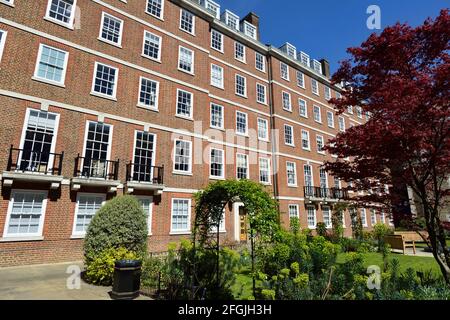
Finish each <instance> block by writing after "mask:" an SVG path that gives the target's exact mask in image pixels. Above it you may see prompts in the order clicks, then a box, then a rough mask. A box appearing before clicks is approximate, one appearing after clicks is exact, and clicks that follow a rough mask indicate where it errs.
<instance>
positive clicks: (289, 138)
mask: <svg viewBox="0 0 450 320" xmlns="http://www.w3.org/2000/svg"><path fill="white" fill-rule="evenodd" d="M284 144H286V145H288V146H292V147H293V146H294V128H293V127H292V126H290V125H288V124H285V125H284Z"/></svg>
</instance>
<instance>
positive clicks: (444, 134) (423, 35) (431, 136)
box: [325, 10, 450, 284]
mask: <svg viewBox="0 0 450 320" xmlns="http://www.w3.org/2000/svg"><path fill="white" fill-rule="evenodd" d="M449 39H450V19H449V11H448V10H442V11H441V13H440V15H439V16H438V17H437V18H436V19H435V20H432V19H428V20H427V21H425V22H424V24H423V25H421V26H418V27H416V28H413V27H410V26H408V25H407V24H399V23H397V24H396V25H394V26H391V27H387V28H386V29H384V30H383V31H382V32H381V33H380V34H372V35H371V36H370V37H369V38H368V39H367V40H366V41H365V42H364V43H362V45H361V46H360V47H356V48H350V49H348V53H349V54H350V55H351V58H350V59H348V60H346V61H343V62H341V65H340V68H339V70H338V71H337V72H336V73H335V74H334V75H333V78H332V80H333V82H334V83H342V84H343V88H344V91H343V94H342V98H340V99H332V101H331V103H333V104H335V105H336V107H337V109H338V110H339V111H338V113H342V112H344V110H345V109H346V108H347V106H361V107H362V108H363V111H364V112H369V115H370V116H369V119H368V121H367V122H366V123H365V124H362V125H359V126H353V127H351V128H349V129H348V130H347V131H345V132H343V133H340V134H338V135H337V137H336V138H335V139H333V140H331V141H330V143H329V144H328V145H327V146H326V149H327V150H328V151H329V152H330V153H332V154H335V155H337V156H338V159H337V161H336V162H327V163H326V165H325V167H326V169H327V170H328V171H330V172H331V173H332V174H333V175H335V176H337V177H339V178H341V179H343V180H345V181H352V182H353V187H352V188H353V189H354V190H360V191H367V192H363V194H366V195H365V196H358V199H356V200H357V201H363V202H366V203H373V202H378V203H382V204H384V205H386V203H387V198H388V197H387V193H385V192H384V191H383V190H384V188H383V186H384V185H385V184H392V177H393V176H394V175H395V177H396V179H398V181H400V182H403V183H404V184H405V185H407V186H409V187H410V188H411V189H412V190H413V191H414V193H415V194H416V195H417V197H418V199H420V204H421V206H422V209H423V217H422V219H424V221H425V226H426V230H427V231H428V234H429V238H428V239H427V241H428V244H429V246H430V247H431V249H432V252H433V255H434V257H435V259H436V261H437V262H438V264H439V266H440V269H441V271H442V274H443V275H444V278H445V280H446V282H447V283H448V284H450V253H449V248H448V247H447V246H446V239H445V238H446V236H445V231H444V228H443V223H442V221H441V213H442V212H441V211H442V210H443V208H444V206H445V205H446V204H448V199H449V196H450V191H449V187H448V185H446V181H448V180H447V179H448V178H449V175H450V170H449V169H450V111H449V92H450V90H449V89H450V88H449V77H450V57H449ZM372 190H376V192H370V191H372ZM355 194H356V193H355ZM446 201H447V203H446ZM413 222H414V221H413Z"/></svg>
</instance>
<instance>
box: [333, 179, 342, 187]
mask: <svg viewBox="0 0 450 320" xmlns="http://www.w3.org/2000/svg"><path fill="white" fill-rule="evenodd" d="M334 188H335V189H341V179H339V178H337V177H334Z"/></svg>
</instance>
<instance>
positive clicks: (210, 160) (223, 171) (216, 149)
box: [209, 147, 225, 180]
mask: <svg viewBox="0 0 450 320" xmlns="http://www.w3.org/2000/svg"><path fill="white" fill-rule="evenodd" d="M212 150H215V151H220V152H221V153H222V175H220V176H213V175H212V174H211V165H212V156H211V152H212ZM209 178H210V179H213V180H224V179H225V151H224V150H223V149H219V148H214V147H211V148H209Z"/></svg>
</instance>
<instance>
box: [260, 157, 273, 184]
mask: <svg viewBox="0 0 450 320" xmlns="http://www.w3.org/2000/svg"><path fill="white" fill-rule="evenodd" d="M261 159H265V160H267V173H268V175H267V177H268V178H269V181H267V182H265V181H261ZM258 175H259V182H260V183H262V184H264V185H267V186H268V185H271V184H272V179H271V164H270V158H268V157H259V159H258Z"/></svg>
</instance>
